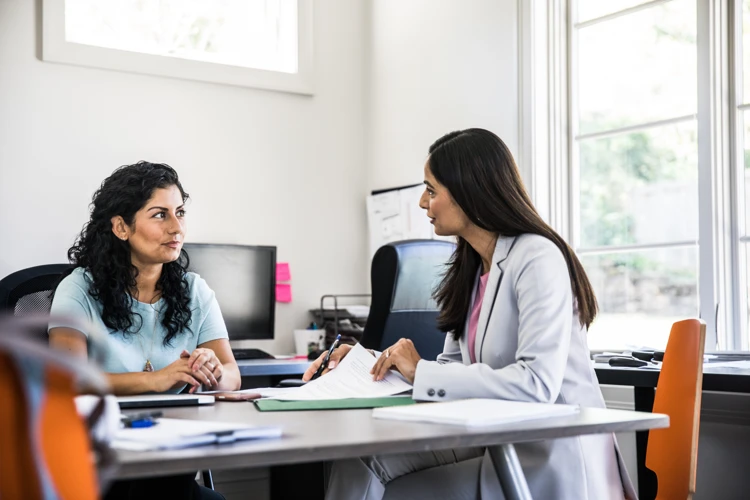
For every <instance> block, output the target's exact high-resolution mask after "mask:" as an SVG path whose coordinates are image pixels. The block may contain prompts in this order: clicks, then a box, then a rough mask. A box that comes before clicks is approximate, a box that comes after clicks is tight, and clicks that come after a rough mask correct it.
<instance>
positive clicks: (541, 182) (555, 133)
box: [519, 0, 750, 351]
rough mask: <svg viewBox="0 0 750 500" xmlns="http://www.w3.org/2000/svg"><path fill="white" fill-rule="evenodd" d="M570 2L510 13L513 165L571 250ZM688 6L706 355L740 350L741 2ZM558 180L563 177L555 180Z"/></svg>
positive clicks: (744, 346) (557, 0)
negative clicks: (516, 115) (516, 127)
mask: <svg viewBox="0 0 750 500" xmlns="http://www.w3.org/2000/svg"><path fill="white" fill-rule="evenodd" d="M671 1H676V0H651V1H648V0H644V1H643V2H642V3H641V4H639V5H636V6H634V7H630V8H627V9H623V10H622V11H619V13H612V14H608V15H606V16H602V17H610V16H612V17H618V16H619V15H628V14H629V13H632V12H635V11H638V10H641V9H644V8H650V7H654V6H656V5H659V4H663V3H667V2H671ZM575 2H576V0H550V1H549V2H546V1H544V0H530V1H529V2H528V4H526V5H524V6H521V7H519V47H520V68H519V78H520V80H521V82H520V84H521V85H520V88H522V89H524V88H525V89H529V90H528V93H527V94H525V95H524V94H522V95H521V103H520V105H521V113H520V116H521V123H520V132H521V134H520V137H521V148H520V149H521V154H520V155H519V156H520V161H519V163H520V164H521V168H522V171H523V172H524V173H525V175H526V178H527V179H528V180H529V183H530V185H531V188H530V191H531V195H532V198H533V200H534V202H535V204H536V205H537V207H538V208H539V209H540V210H539V211H540V213H541V214H542V216H543V217H544V218H545V220H546V221H547V222H548V223H550V225H551V226H552V227H553V228H554V229H556V230H557V231H558V232H559V233H560V234H561V235H562V236H563V237H564V238H565V239H566V240H567V241H569V242H570V243H571V246H573V248H577V246H578V243H579V242H578V241H577V239H578V237H577V235H578V230H579V228H578V227H577V226H578V224H579V221H578V215H579V214H578V195H579V191H578V177H577V176H578V171H577V165H578V158H577V156H576V155H577V147H576V120H575V113H576V112H577V108H576V95H575V89H576V81H575V77H576V71H575V64H576V59H575V58H576V52H575V48H576V29H575V27H574V24H573V20H574V17H575V16H574V8H575ZM522 3H524V4H525V3H526V2H522ZM696 8H697V26H696V28H697V73H698V74H697V76H696V78H697V84H698V95H697V113H696V116H697V126H698V203H699V211H698V213H699V220H698V239H697V241H698V299H699V315H700V317H701V318H702V319H703V320H704V321H705V322H706V326H707V328H706V350H707V351H714V350H748V349H749V348H750V346H749V345H748V341H749V339H750V331H748V318H747V307H746V306H745V305H746V304H747V299H748V297H747V290H746V288H747V283H745V280H746V279H750V277H748V276H747V274H746V272H745V271H746V269H745V267H746V266H747V264H746V259H745V258H744V255H745V253H744V252H745V250H744V249H743V247H742V245H750V234H748V235H747V236H745V237H742V236H741V235H742V234H744V226H743V225H742V224H743V223H744V221H743V219H744V208H745V205H744V203H746V201H744V191H743V190H744V165H743V163H742V162H743V135H742V134H743V130H742V128H741V127H740V126H739V124H741V123H742V121H741V119H740V118H741V117H740V115H739V113H742V112H743V111H745V110H748V111H750V104H749V105H746V107H745V108H742V107H741V106H740V105H741V104H742V103H741V102H739V99H738V97H737V96H738V95H740V94H738V92H740V90H741V89H742V59H741V57H742V56H741V52H742V51H741V49H742V39H741V36H742V31H741V27H742V0H696ZM587 22H588V21H587ZM540 68H542V69H541V70H540ZM560 89H564V91H563V92H561V91H560ZM746 100H747V101H748V102H750V96H749V98H748V99H746ZM540 108H542V109H540ZM561 113H562V114H564V115H565V117H566V119H565V120H564V121H561V120H560V119H559V117H560V115H561ZM678 118H679V117H675V118H674V119H673V120H676V119H678ZM665 121H666V122H669V121H672V120H665ZM559 137H564V138H565V141H562V142H561V141H559V140H556V139H555V138H559ZM749 146H750V145H749ZM560 159H561V160H560ZM563 176H566V179H565V181H564V182H558V181H557V180H560V179H562V178H563ZM559 200H565V201H564V202H563V203H561V202H560V201H559ZM740 207H741V208H743V211H740V210H739V208H740ZM644 246H645V245H644ZM668 246H670V245H669V244H665V245H654V247H658V248H661V247H668ZM639 247H640V245H639ZM747 252H748V253H750V249H748V250H747ZM705 277H709V279H706V278H705ZM717 332H718V333H717Z"/></svg>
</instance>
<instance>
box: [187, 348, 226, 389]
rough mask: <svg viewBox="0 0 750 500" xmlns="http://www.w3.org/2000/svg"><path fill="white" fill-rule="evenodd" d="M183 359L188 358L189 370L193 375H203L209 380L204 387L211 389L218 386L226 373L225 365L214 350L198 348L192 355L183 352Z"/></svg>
mask: <svg viewBox="0 0 750 500" xmlns="http://www.w3.org/2000/svg"><path fill="white" fill-rule="evenodd" d="M181 357H183V358H184V357H187V358H188V368H189V369H190V370H192V371H193V373H198V372H202V373H203V375H204V376H205V377H206V379H207V380H208V383H207V384H204V385H207V386H208V387H209V388H214V387H216V386H218V384H219V381H220V380H221V376H222V374H223V373H224V365H222V364H221V361H219V358H218V357H217V356H216V353H215V352H214V351H213V349H208V348H205V347H198V348H197V349H195V350H194V351H193V352H192V353H188V352H187V351H182V355H181Z"/></svg>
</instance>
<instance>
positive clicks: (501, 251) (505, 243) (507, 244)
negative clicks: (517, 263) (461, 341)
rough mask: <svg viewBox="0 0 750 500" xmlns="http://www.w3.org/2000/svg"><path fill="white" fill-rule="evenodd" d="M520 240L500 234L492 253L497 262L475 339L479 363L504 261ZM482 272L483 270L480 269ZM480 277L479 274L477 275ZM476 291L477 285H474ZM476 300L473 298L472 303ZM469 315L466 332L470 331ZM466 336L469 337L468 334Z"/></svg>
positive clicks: (475, 352) (489, 281)
mask: <svg viewBox="0 0 750 500" xmlns="http://www.w3.org/2000/svg"><path fill="white" fill-rule="evenodd" d="M516 241H518V237H517V236H500V237H498V239H497V243H496V244H495V253H494V254H493V255H492V261H493V262H494V263H495V265H494V266H492V267H491V268H490V276H489V278H488V279H487V288H485V290H484V298H483V299H482V309H481V311H480V313H479V320H478V321H477V337H476V339H475V340H474V359H476V360H477V362H478V363H481V362H482V347H483V346H484V338H485V336H486V334H487V325H488V324H489V319H490V315H491V314H492V309H493V308H494V307H495V299H496V298H497V291H498V289H499V288H500V283H501V282H502V280H503V271H504V269H503V266H502V264H503V262H505V259H507V258H508V255H509V254H510V251H511V250H512V249H513V246H514V245H515V244H516ZM478 273H481V270H479V271H478ZM477 279H479V275H477ZM474 293H476V286H475V287H474ZM473 302H474V300H473V299H472V303H473ZM468 316H469V315H467V323H466V328H465V329H464V331H465V332H468V331H469V330H468V325H469V324H468V319H469V318H468ZM464 338H466V339H468V335H466V336H465V337H464Z"/></svg>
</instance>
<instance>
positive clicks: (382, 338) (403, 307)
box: [361, 240, 455, 361]
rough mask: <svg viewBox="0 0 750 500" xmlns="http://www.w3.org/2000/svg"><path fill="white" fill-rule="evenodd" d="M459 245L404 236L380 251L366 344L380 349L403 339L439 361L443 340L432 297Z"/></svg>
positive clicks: (373, 276)
mask: <svg viewBox="0 0 750 500" xmlns="http://www.w3.org/2000/svg"><path fill="white" fill-rule="evenodd" d="M454 250H455V245H454V244H453V243H449V242H447V241H440V240H406V241H397V242H393V243H388V244H386V245H384V246H382V247H380V248H379V249H378V251H377V252H376V253H375V256H374V257H373V259H372V267H371V269H370V273H371V281H372V303H371V304H370V315H369V316H368V318H367V323H366V324H365V331H364V332H363V333H362V341H361V343H362V346H363V347H366V348H368V349H376V350H379V351H382V350H383V349H386V348H387V347H388V346H390V345H393V344H394V343H395V342H397V341H398V339H400V338H402V337H404V338H408V339H410V340H411V341H412V342H414V347H416V349H417V352H418V353H419V355H420V356H421V357H422V358H423V359H427V360H431V361H433V360H435V359H436V358H437V356H438V354H440V353H441V352H443V345H444V343H445V333H443V332H441V331H440V330H438V329H437V326H436V322H437V316H438V310H437V304H436V303H435V300H434V299H433V298H432V294H433V292H434V290H435V287H436V286H437V284H438V283H439V281H440V280H441V279H442V276H443V274H444V273H445V270H446V264H447V262H448V260H449V259H450V257H451V255H452V254H453V251H454Z"/></svg>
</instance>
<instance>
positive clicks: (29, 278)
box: [0, 264, 70, 343]
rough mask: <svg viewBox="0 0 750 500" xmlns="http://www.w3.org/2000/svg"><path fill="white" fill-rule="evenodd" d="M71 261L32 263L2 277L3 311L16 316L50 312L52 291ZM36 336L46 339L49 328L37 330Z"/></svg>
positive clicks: (1, 297)
mask: <svg viewBox="0 0 750 500" xmlns="http://www.w3.org/2000/svg"><path fill="white" fill-rule="evenodd" d="M69 267H70V265H69V264H47V265H44V266H35V267H29V268H27V269H22V270H20V271H16V272H15V273H13V274H9V275H8V276H6V277H5V278H3V279H2V280H0V311H3V312H6V313H9V314H12V315H13V316H29V315H33V314H47V313H49V310H50V307H51V306H52V299H51V297H50V292H51V291H52V289H53V288H54V287H55V285H56V284H57V282H58V280H59V279H60V276H62V273H63V272H64V271H65V270H66V269H68V268H69ZM34 333H35V337H36V338H37V340H40V341H43V342H45V343H46V342H47V332H46V331H44V330H40V331H35V332H34Z"/></svg>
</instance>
